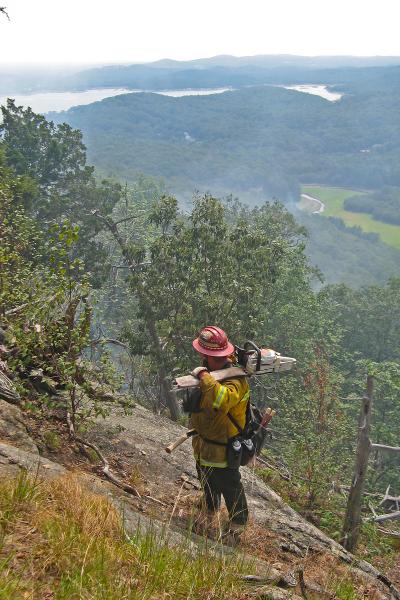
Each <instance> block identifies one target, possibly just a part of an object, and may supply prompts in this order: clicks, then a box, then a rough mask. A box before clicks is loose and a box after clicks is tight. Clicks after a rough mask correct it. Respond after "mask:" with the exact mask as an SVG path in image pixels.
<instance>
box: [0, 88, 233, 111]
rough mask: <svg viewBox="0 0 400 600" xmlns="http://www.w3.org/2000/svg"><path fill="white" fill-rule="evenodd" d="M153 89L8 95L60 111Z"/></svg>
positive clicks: (220, 90) (195, 93)
mask: <svg viewBox="0 0 400 600" xmlns="http://www.w3.org/2000/svg"><path fill="white" fill-rule="evenodd" d="M144 91H151V90H128V89H123V88H101V89H94V90H85V91H83V92H41V93H35V94H10V95H9V96H8V97H10V98H14V100H15V102H16V104H17V105H18V106H21V105H22V106H24V107H27V106H30V107H31V108H32V110H33V111H34V112H38V113H47V112H50V111H55V112H60V111H62V110H68V109H69V108H71V107H72V106H80V105H82V104H91V103H92V102H97V101H98V100H104V98H110V97H111V96H118V95H119V94H135V93H136V94H137V93H139V92H144ZM229 91H232V88H226V87H225V88H215V89H203V90H192V89H188V90H163V91H156V92H153V93H155V94H162V95H163V96H172V97H174V98H180V97H182V96H206V95H209V94H222V93H223V92H229ZM6 98H7V96H0V104H4V103H5V102H6Z"/></svg>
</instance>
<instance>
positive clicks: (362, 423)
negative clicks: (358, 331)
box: [342, 375, 374, 552]
mask: <svg viewBox="0 0 400 600" xmlns="http://www.w3.org/2000/svg"><path fill="white" fill-rule="evenodd" d="M373 385H374V384H373V377H372V376H371V375H368V377H367V389H366V393H365V396H364V397H363V399H362V406H361V412H360V418H359V424H358V426H359V429H358V442H357V454H356V464H355V469H354V475H353V480H352V483H351V486H350V492H349V498H348V501H347V509H346V516H345V519H344V524H343V531H342V545H343V547H344V548H345V549H346V550H349V551H350V552H353V551H354V549H355V547H356V546H357V542H358V537H359V533H360V524H361V502H362V496H363V492H364V485H365V476H366V473H367V467H368V458H369V455H370V452H371V442H370V439H369V434H370V429H371V409H372V393H373Z"/></svg>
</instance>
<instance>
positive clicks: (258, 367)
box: [244, 340, 261, 371]
mask: <svg viewBox="0 0 400 600" xmlns="http://www.w3.org/2000/svg"><path fill="white" fill-rule="evenodd" d="M249 346H250V348H253V350H255V351H256V352H257V366H256V371H259V370H260V369H261V350H260V348H259V347H258V346H257V344H255V343H254V342H252V341H251V340H248V341H247V342H246V343H245V344H244V349H245V350H247V348H248V347H249Z"/></svg>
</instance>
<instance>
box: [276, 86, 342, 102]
mask: <svg viewBox="0 0 400 600" xmlns="http://www.w3.org/2000/svg"><path fill="white" fill-rule="evenodd" d="M280 87H283V88H285V90H296V92H303V93H304V94H312V95H313V96H321V98H324V99H325V100H329V101H330V102H337V101H338V100H340V98H341V97H342V96H343V94H340V93H339V92H332V91H331V90H329V89H328V87H327V86H326V85H321V84H320V85H282V86H280Z"/></svg>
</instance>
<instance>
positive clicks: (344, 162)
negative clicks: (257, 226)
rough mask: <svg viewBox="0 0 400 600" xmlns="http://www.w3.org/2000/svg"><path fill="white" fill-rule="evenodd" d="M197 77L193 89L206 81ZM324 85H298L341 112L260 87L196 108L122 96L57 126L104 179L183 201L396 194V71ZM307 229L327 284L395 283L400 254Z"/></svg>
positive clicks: (343, 234)
mask: <svg viewBox="0 0 400 600" xmlns="http://www.w3.org/2000/svg"><path fill="white" fill-rule="evenodd" d="M157 68H161V69H163V67H157ZM101 71H102V70H98V72H99V73H100V72H101ZM117 71H120V70H119V68H118V69H117ZM128 71H129V68H128ZM245 71H246V73H247V74H248V69H247V70H246V69H245ZM103 72H104V71H103ZM110 72H111V71H110ZM196 72H197V74H198V78H197V81H198V82H199V81H201V78H202V77H203V76H204V75H205V72H204V71H202V70H201V69H200V70H197V71H196ZM221 72H222V71H221ZM225 72H226V71H225ZM236 72H237V71H236ZM194 73H195V70H193V71H192V74H194ZM280 73H282V71H280ZM323 73H324V78H322V71H318V70H315V71H313V72H312V73H311V71H310V74H309V78H308V80H306V81H305V80H304V79H303V80H302V81H301V82H302V83H304V82H307V83H325V84H330V85H335V86H336V87H337V88H340V90H341V91H342V92H343V93H344V96H343V97H342V99H341V100H340V101H339V102H335V103H332V102H328V101H327V100H324V99H322V98H320V97H317V96H311V95H309V94H304V93H299V92H297V91H293V90H286V89H283V88H279V87H272V86H267V85H263V86H258V87H244V88H242V89H240V90H237V91H232V92H226V93H224V94H220V95H211V96H203V97H199V96H197V97H183V98H171V97H165V96H160V95H156V94H148V93H139V94H127V95H121V96H117V97H114V98H108V99H106V100H103V101H101V102H96V103H94V104H92V105H88V106H81V107H76V108H73V109H71V110H69V111H67V112H65V113H60V114H53V115H52V118H54V119H55V120H56V121H58V122H61V121H67V122H68V123H70V124H71V125H72V126H73V127H77V128H79V129H81V130H82V131H83V133H84V140H85V143H86V144H87V146H88V154H89V157H90V160H91V161H92V162H94V164H95V165H96V166H97V167H98V168H100V170H101V172H102V173H104V174H106V175H110V174H113V175H115V176H116V177H118V178H119V179H121V178H122V179H125V180H127V181H128V182H132V181H134V180H135V179H136V178H137V175H138V173H140V172H143V173H146V174H148V175H152V176H155V177H160V178H163V179H164V180H165V181H166V182H167V184H168V186H169V188H170V189H171V190H172V191H173V192H175V193H177V194H178V195H179V197H180V198H181V199H186V200H188V199H190V198H191V196H192V194H193V192H194V191H195V190H199V191H210V192H211V193H213V194H215V195H220V196H222V195H226V194H230V193H233V194H234V195H238V196H239V197H240V198H241V200H243V201H245V202H247V203H249V204H255V203H260V202H262V201H263V200H265V199H266V198H272V197H273V196H275V197H278V198H280V199H281V200H283V201H284V202H286V203H287V205H288V206H290V205H293V204H294V203H296V202H297V200H298V198H299V193H300V183H301V182H318V183H321V184H327V185H334V186H345V187H350V188H362V189H369V190H371V189H380V188H381V187H382V186H385V185H389V186H400V169H399V165H400V160H399V159H400V119H399V117H398V115H399V114H400V67H381V68H378V67H371V68H357V69H355V68H346V69H331V70H325V71H324V72H323ZM183 76H186V75H185V71H180V72H178V71H177V77H183ZM276 81H277V80H275V83H276ZM294 82H295V81H294V80H293V79H292V80H291V83H294ZM222 83H223V81H222V79H218V80H217V79H216V81H215V84H218V85H220V84H222ZM193 87H194V86H193ZM335 89H336V88H335ZM304 218H305V217H304ZM308 220H309V222H308V223H307V226H308V227H309V228H311V230H312V235H311V243H310V254H311V257H312V259H313V261H314V262H316V264H318V266H319V267H320V268H321V269H322V270H323V271H324V272H325V273H326V274H327V276H328V280H329V281H346V282H347V283H349V284H351V285H360V284H362V283H366V282H373V281H379V282H384V281H385V280H386V278H387V276H388V275H390V274H396V273H397V274H398V273H399V270H400V260H399V257H400V254H399V252H398V251H396V250H394V249H391V248H388V247H387V246H385V245H384V244H382V243H381V242H379V241H378V240H376V239H375V240H372V239H370V238H369V237H368V236H364V235H363V234H362V232H361V231H357V232H351V231H350V230H345V229H344V228H343V226H341V225H340V223H329V224H328V220H327V219H317V221H315V220H312V219H311V218H310V219H308Z"/></svg>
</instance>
